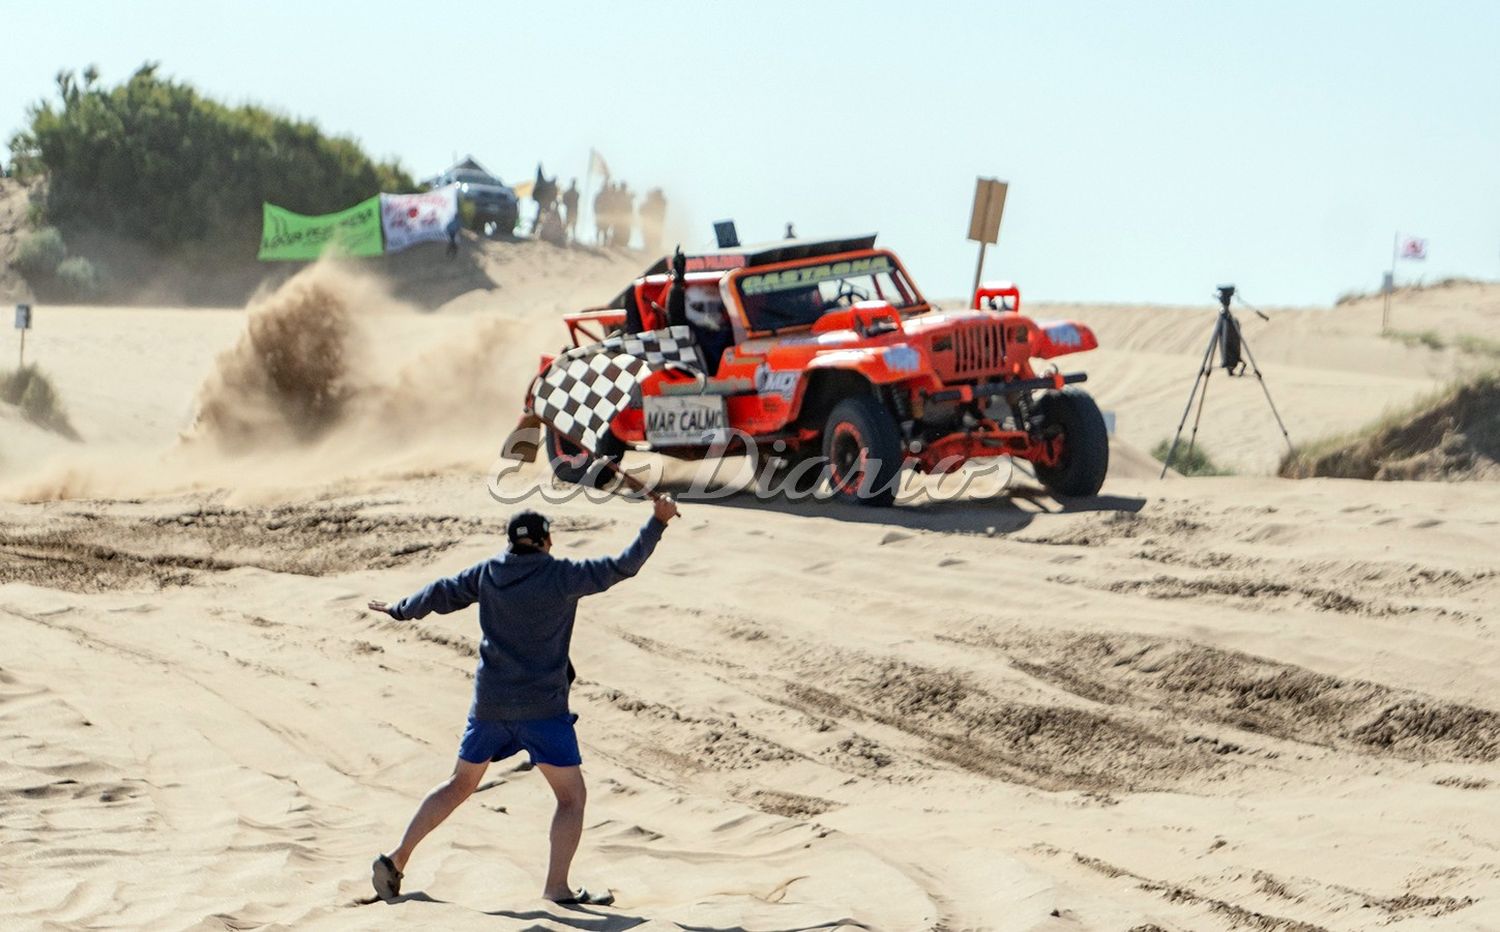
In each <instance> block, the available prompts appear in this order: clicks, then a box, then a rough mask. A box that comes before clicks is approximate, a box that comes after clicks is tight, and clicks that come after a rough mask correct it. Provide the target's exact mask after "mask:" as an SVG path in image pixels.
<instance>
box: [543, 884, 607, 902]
mask: <svg viewBox="0 0 1500 932" xmlns="http://www.w3.org/2000/svg"><path fill="white" fill-rule="evenodd" d="M552 902H554V903H556V904H557V905H558V906H613V905H614V902H615V895H614V894H613V893H603V894H600V893H590V892H589V891H587V890H585V889H583V888H581V887H580V888H579V890H578V894H577V895H576V896H565V897H563V898H562V899H560V900H553V901H552Z"/></svg>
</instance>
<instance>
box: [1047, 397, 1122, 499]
mask: <svg viewBox="0 0 1500 932" xmlns="http://www.w3.org/2000/svg"><path fill="white" fill-rule="evenodd" d="M1037 410H1038V411H1040V412H1041V414H1042V419H1043V425H1042V431H1043V433H1044V434H1046V435H1048V436H1051V437H1055V438H1056V439H1055V440H1054V442H1056V443H1057V444H1058V447H1059V450H1058V456H1057V462H1056V463H1054V464H1053V465H1051V466H1047V465H1044V464H1042V463H1037V464H1036V477H1037V478H1038V479H1040V480H1041V482H1042V485H1045V486H1046V487H1047V489H1048V491H1050V492H1052V493H1053V494H1056V495H1067V496H1076V497H1083V496H1088V495H1097V494H1098V492H1099V489H1100V488H1101V487H1103V485H1104V477H1105V475H1106V474H1107V473H1108V472H1109V432H1108V431H1107V430H1106V429H1105V427H1104V415H1102V414H1100V413H1099V406H1098V405H1097V404H1095V403H1094V399H1093V398H1091V397H1089V395H1088V393H1087V392H1084V391H1081V390H1079V389H1076V388H1065V389H1063V390H1062V391H1060V392H1048V393H1046V394H1045V395H1043V396H1042V397H1041V400H1040V401H1039V402H1038V404H1037Z"/></svg>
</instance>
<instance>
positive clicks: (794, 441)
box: [508, 235, 1109, 505]
mask: <svg viewBox="0 0 1500 932" xmlns="http://www.w3.org/2000/svg"><path fill="white" fill-rule="evenodd" d="M674 288H675V289H676V290H677V293H676V294H675V295H674V294H673V289H674ZM669 309H670V311H669ZM673 316H675V317H677V318H680V319H669V318H670V317H673ZM564 321H565V322H566V324H567V326H568V330H569V333H570V336H571V337H572V340H573V344H574V345H575V346H581V345H584V344H585V342H594V341H598V340H601V339H604V338H606V337H608V336H612V335H617V334H622V333H623V334H629V333H644V332H647V331H653V330H659V329H662V328H666V327H668V326H671V325H678V326H682V325H686V326H687V327H688V328H690V330H691V332H692V336H693V337H694V339H695V340H696V342H697V344H698V346H699V348H700V349H701V351H702V354H703V357H704V364H705V371H703V372H694V371H690V370H686V369H683V368H681V367H669V368H665V369H663V370H662V371H659V372H654V373H653V374H651V375H650V376H649V377H648V378H647V379H646V380H645V381H643V382H642V383H641V392H640V394H641V398H640V402H639V404H632V405H631V406H629V407H626V408H625V409H624V410H622V411H620V413H619V414H617V415H616V416H615V417H614V419H613V420H612V421H611V422H610V425H609V431H608V433H607V434H605V435H604V436H603V437H602V439H601V441H600V443H599V444H598V445H597V447H598V448H597V449H596V450H595V451H594V452H596V453H598V454H599V455H600V456H604V457H618V456H621V455H623V454H624V452H625V451H626V450H629V449H636V450H651V451H654V452H657V453H661V454H665V455H668V456H673V457H678V458H683V459H700V458H703V457H705V456H708V455H728V454H735V453H741V452H748V453H750V454H751V455H753V456H755V457H756V458H757V459H759V460H762V461H764V460H766V459H767V458H774V460H775V461H774V462H769V463H766V464H765V467H766V474H769V475H771V476H772V477H773V485H775V486H780V487H781V488H784V489H788V490H795V491H796V492H798V493H804V494H805V493H807V492H811V491H814V490H817V491H819V492H820V493H821V494H825V495H828V496H831V497H832V498H834V499H837V500H848V501H858V502H863V503H868V504H876V505H886V504H890V503H891V502H892V501H893V499H894V497H895V493H896V490H897V485H898V482H899V475H900V471H901V469H902V468H903V467H907V468H912V469H916V470H918V471H922V472H927V473H934V474H940V473H946V472H951V471H953V470H956V469H958V468H959V467H960V466H962V465H963V464H964V463H965V462H966V461H968V460H970V459H975V458H980V457H995V456H1011V457H1018V458H1020V459H1025V460H1029V461H1031V463H1032V464H1033V466H1034V468H1035V471H1036V475H1037V477H1038V478H1039V479H1040V480H1041V482H1042V483H1043V484H1044V485H1045V486H1046V487H1047V488H1048V489H1049V490H1051V491H1052V492H1054V493H1056V494H1059V495H1066V496H1087V495H1093V494H1095V493H1096V492H1098V491H1099V487H1100V486H1101V485H1102V484H1103V482H1104V476H1105V472H1106V470H1107V469H1108V466H1109V442H1108V437H1107V436H1106V432H1105V425H1104V419H1103V417H1102V416H1101V415H1100V413H1099V408H1098V406H1097V405H1095V403H1094V401H1093V399H1092V398H1090V397H1089V396H1088V395H1087V394H1086V393H1084V392H1083V391H1081V390H1079V389H1077V388H1072V387H1069V386H1071V385H1072V384H1073V383H1077V382H1082V381H1084V380H1085V378H1086V376H1085V375H1084V374H1083V373H1069V374H1063V373H1061V372H1059V371H1057V369H1056V368H1055V367H1054V366H1051V365H1045V363H1046V361H1047V360H1051V359H1053V358H1055V357H1058V356H1063V355H1067V354H1069V353H1078V352H1083V351H1085V350H1090V349H1094V348H1095V347H1096V346H1097V345H1098V343H1097V341H1096V340H1095V337H1094V334H1093V332H1092V331H1091V330H1089V328H1088V327H1086V326H1084V325H1083V324H1080V323H1076V322H1072V321H1034V320H1032V319H1030V318H1028V317H1025V316H1023V315H1022V314H1021V295H1020V291H1019V289H1017V288H1016V287H1015V286H1014V285H1012V284H1010V283H1008V282H1001V283H986V284H985V285H983V286H981V287H980V288H979V289H978V291H977V292H976V294H975V295H974V297H973V301H972V302H971V306H970V307H969V308H966V309H962V310H941V309H937V308H934V307H933V306H932V305H930V304H929V303H928V301H927V299H926V298H924V297H923V296H922V294H921V292H919V291H918V290H917V286H916V285H915V284H914V283H913V282H912V280H911V277H910V276H909V275H908V274H907V272H906V268H905V267H904V266H903V265H902V264H901V260H900V259H898V258H897V257H896V255H895V254H894V253H892V252H890V251H889V250H885V249H877V248H875V237H874V236H873V235H872V236H862V237H854V238H850V239H842V240H816V241H813V240H784V241H781V242H775V243H770V244H767V245H764V246H749V247H736V248H731V249H722V250H719V251H715V252H709V253H702V254H698V255H691V256H682V255H681V254H680V253H679V255H678V257H677V258H676V260H675V262H674V261H673V260H669V259H662V260H661V261H659V262H657V263H656V264H655V265H653V266H652V267H651V268H649V269H647V270H646V272H645V273H644V274H643V275H641V276H640V277H639V278H637V279H636V280H635V282H634V283H632V284H631V285H630V287H628V288H626V289H625V290H624V291H623V292H621V293H620V295H619V296H618V297H617V298H616V299H615V300H614V301H613V302H611V303H610V304H609V305H608V306H606V307H603V308H596V309H592V310H588V311H583V312H580V313H577V314H570V315H567V316H566V317H564ZM552 359H553V357H544V358H543V360H542V368H543V369H544V370H545V369H546V367H547V366H548V365H549V364H550V363H551V361H552ZM534 386H535V383H533V387H534ZM532 402H533V399H532V397H531V396H530V394H528V397H527V399H526V404H527V411H526V414H527V415H528V416H530V415H531V406H532ZM522 423H523V425H525V424H526V418H523V422H522ZM532 423H533V424H535V419H534V418H533V419H532ZM508 445H509V444H508ZM544 447H545V451H546V454H547V457H548V460H549V462H550V463H551V465H552V468H553V471H554V473H555V474H556V475H557V476H558V477H559V478H561V479H563V480H566V481H572V482H584V481H594V480H598V479H601V478H605V477H607V474H601V471H600V470H598V469H597V468H595V469H590V468H589V467H590V460H591V458H590V456H589V455H588V454H587V453H585V452H583V451H582V450H580V448H579V447H578V446H576V445H575V444H573V443H572V442H571V441H570V440H569V439H568V438H567V437H565V436H563V435H562V434H561V433H559V432H558V431H557V430H555V429H551V428H549V429H548V430H547V432H546V436H545V443H544ZM757 472H758V473H760V472H761V468H760V464H757Z"/></svg>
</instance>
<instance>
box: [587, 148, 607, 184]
mask: <svg viewBox="0 0 1500 932" xmlns="http://www.w3.org/2000/svg"><path fill="white" fill-rule="evenodd" d="M589 174H590V175H603V176H604V177H605V178H606V179H608V178H609V163H608V162H606V161H604V156H602V155H600V154H599V150H598V149H590V150H589Z"/></svg>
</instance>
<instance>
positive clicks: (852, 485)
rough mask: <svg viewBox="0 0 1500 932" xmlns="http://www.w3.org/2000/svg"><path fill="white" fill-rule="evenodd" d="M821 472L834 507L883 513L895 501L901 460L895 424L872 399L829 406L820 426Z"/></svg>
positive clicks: (858, 397) (859, 398)
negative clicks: (845, 504)
mask: <svg viewBox="0 0 1500 932" xmlns="http://www.w3.org/2000/svg"><path fill="white" fill-rule="evenodd" d="M823 458H824V463H825V465H824V469H823V472H825V473H827V475H828V492H829V497H830V498H832V499H833V500H834V501H839V502H851V503H857V504H860V505H875V506H877V507H885V506H888V505H890V504H891V503H893V502H894V501H895V500H896V484H897V482H898V481H899V480H900V478H901V465H902V462H903V461H904V460H905V456H904V454H903V453H902V450H901V433H900V431H898V430H897V429H896V421H895V420H894V419H893V418H892V417H891V414H890V412H889V411H887V410H886V409H885V406H884V405H882V404H881V403H880V402H879V401H878V400H876V398H875V396H873V395H855V396H853V397H850V398H845V399H844V400H843V401H840V402H839V403H838V404H836V405H834V406H833V410H832V411H830V412H829V414H828V420H827V421H826V422H825V423H824V426H823Z"/></svg>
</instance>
